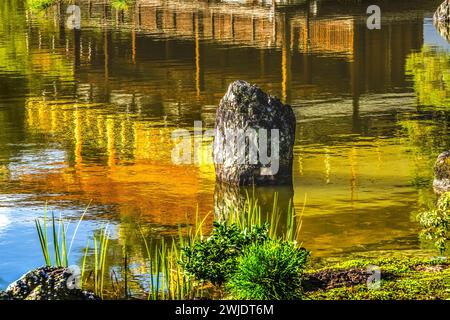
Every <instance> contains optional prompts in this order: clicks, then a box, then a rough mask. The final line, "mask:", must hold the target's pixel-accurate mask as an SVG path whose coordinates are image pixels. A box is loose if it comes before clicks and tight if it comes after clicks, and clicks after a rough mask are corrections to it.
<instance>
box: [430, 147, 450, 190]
mask: <svg viewBox="0 0 450 320" xmlns="http://www.w3.org/2000/svg"><path fill="white" fill-rule="evenodd" d="M433 188H434V191H435V192H436V193H437V194H441V193H444V192H447V191H450V151H445V152H443V153H441V154H440V155H439V156H438V158H437V160H436V163H435V164H434V181H433Z"/></svg>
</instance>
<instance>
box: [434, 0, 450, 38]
mask: <svg viewBox="0 0 450 320" xmlns="http://www.w3.org/2000/svg"><path fill="white" fill-rule="evenodd" d="M433 22H434V25H435V27H436V29H437V30H438V31H439V33H440V34H441V36H442V37H444V38H445V39H447V41H450V0H446V1H444V2H443V3H442V4H441V5H440V6H439V7H438V8H437V10H436V12H435V13H434V16H433Z"/></svg>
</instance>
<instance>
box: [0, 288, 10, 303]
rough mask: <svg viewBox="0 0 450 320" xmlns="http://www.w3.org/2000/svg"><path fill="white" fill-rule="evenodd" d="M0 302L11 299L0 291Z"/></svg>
mask: <svg viewBox="0 0 450 320" xmlns="http://www.w3.org/2000/svg"><path fill="white" fill-rule="evenodd" d="M2 300H11V297H10V296H9V294H7V293H6V292H4V291H1V290H0V301H2Z"/></svg>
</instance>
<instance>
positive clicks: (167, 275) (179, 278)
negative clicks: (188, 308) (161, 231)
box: [141, 230, 194, 300]
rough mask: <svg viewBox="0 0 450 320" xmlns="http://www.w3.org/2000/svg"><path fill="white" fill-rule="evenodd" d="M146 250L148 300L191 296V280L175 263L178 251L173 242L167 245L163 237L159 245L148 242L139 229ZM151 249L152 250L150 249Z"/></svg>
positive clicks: (178, 298) (177, 258)
mask: <svg viewBox="0 0 450 320" xmlns="http://www.w3.org/2000/svg"><path fill="white" fill-rule="evenodd" d="M141 234H142V238H143V241H144V244H145V248H146V252H147V263H148V272H149V278H150V281H149V284H150V287H149V291H148V295H147V299H148V300H165V299H171V300H183V299H188V298H190V297H192V296H193V293H194V288H193V285H192V281H191V279H190V278H189V277H187V276H186V274H185V272H184V271H183V270H182V268H181V266H180V265H179V264H178V263H177V261H178V260H179V258H180V252H179V250H178V247H177V245H176V243H175V242H172V245H171V246H168V245H167V244H166V242H165V241H164V239H163V240H162V241H161V243H160V244H159V245H153V242H152V241H150V243H148V241H147V239H146V238H145V236H144V234H143V232H142V230H141ZM152 249H153V250H152Z"/></svg>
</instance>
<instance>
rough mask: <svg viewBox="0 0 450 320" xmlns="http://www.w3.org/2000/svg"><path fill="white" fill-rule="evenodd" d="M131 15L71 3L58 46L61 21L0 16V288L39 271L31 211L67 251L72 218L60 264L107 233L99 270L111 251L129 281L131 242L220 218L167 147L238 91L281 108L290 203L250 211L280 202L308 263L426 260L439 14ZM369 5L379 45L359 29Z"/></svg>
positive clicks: (421, 10)
mask: <svg viewBox="0 0 450 320" xmlns="http://www.w3.org/2000/svg"><path fill="white" fill-rule="evenodd" d="M138 2H139V3H140V5H139V6H135V7H134V6H133V7H130V8H128V9H127V10H124V11H121V10H116V9H114V8H111V7H110V6H109V5H105V4H103V1H87V0H86V1H77V3H78V4H79V5H80V7H81V17H82V19H81V29H80V30H71V29H69V28H68V27H67V25H66V21H67V18H68V16H67V14H65V12H66V11H65V9H66V7H64V6H63V7H61V8H57V7H53V8H50V9H48V10H46V11H44V12H35V11H30V10H28V9H27V7H26V5H25V1H20V0H4V1H1V4H0V20H1V24H0V288H2V287H5V286H6V285H7V284H8V283H10V282H11V281H13V280H15V279H17V277H18V276H20V275H21V274H23V273H24V272H26V271H27V270H29V269H32V268H34V267H37V266H39V265H42V264H43V259H42V257H41V252H40V246H39V242H38V238H37V234H36V231H35V226H34V219H35V218H42V217H43V215H44V208H45V206H46V204H47V207H48V210H49V211H53V212H54V213H55V214H56V215H57V216H59V215H60V216H61V217H64V218H65V219H67V220H69V221H72V224H71V226H70V229H69V236H70V235H71V234H72V233H73V230H74V228H75V224H76V223H77V221H78V219H79V218H80V216H81V215H82V213H83V211H84V210H85V208H86V207H87V206H88V205H89V209H88V212H87V215H86V217H85V218H84V220H83V222H82V223H81V225H80V229H79V230H78V232H77V235H76V238H75V242H74V246H73V248H72V253H71V256H70V257H71V260H72V261H71V263H78V262H79V260H80V257H81V256H82V254H83V248H84V247H85V245H86V240H87V238H89V237H92V234H93V233H94V232H98V231H99V230H100V228H101V227H102V226H104V225H106V224H107V225H108V226H109V229H110V230H111V231H112V234H113V239H112V241H111V247H110V251H109V253H108V259H109V260H108V261H109V262H108V264H110V268H119V267H120V265H121V263H122V253H123V250H124V248H125V250H128V252H129V253H128V255H129V257H130V264H131V265H134V266H135V270H134V271H132V272H133V274H135V277H136V278H139V274H140V273H139V270H140V268H141V267H142V266H141V262H142V259H143V257H144V253H143V243H142V240H140V239H141V236H140V232H139V226H142V227H143V229H144V230H145V234H146V236H148V237H149V238H153V239H161V238H162V237H169V236H171V235H174V234H175V235H176V234H177V232H178V225H179V224H183V223H186V222H192V221H193V220H194V219H195V218H194V217H195V214H196V208H197V207H198V208H199V212H200V215H201V216H205V215H206V214H207V213H208V212H212V213H214V211H215V207H216V206H218V205H220V203H222V202H226V201H228V200H230V201H232V200H233V199H226V197H227V196H229V197H231V198H232V197H233V195H229V194H226V193H225V194H220V195H219V196H218V195H217V193H218V191H217V189H216V186H215V175H214V168H213V166H211V165H210V164H208V163H207V162H206V161H201V162H200V163H193V164H192V165H176V164H174V163H173V162H172V160H171V154H172V149H173V144H174V142H173V141H172V139H171V134H172V132H173V130H175V129H180V128H181V129H189V130H192V129H193V126H194V121H202V123H203V127H204V129H208V128H212V127H213V126H214V118H215V110H216V106H217V105H218V103H219V101H220V98H221V97H222V96H223V94H224V93H225V91H226V89H227V87H228V85H229V83H231V82H232V81H234V80H237V79H242V80H246V81H249V82H251V83H255V84H258V85H259V86H260V87H261V88H262V89H264V90H266V91H267V92H269V93H271V94H273V95H276V96H278V97H280V99H282V100H283V101H284V102H286V103H289V104H291V105H292V107H293V109H294V112H295V114H296V117H297V128H296V143H295V158H294V167H293V176H294V178H293V188H287V187H280V188H273V187H272V188H258V189H257V190H256V193H257V197H258V198H259V200H260V202H261V203H262V205H263V206H264V207H270V206H271V202H272V198H273V195H274V192H278V193H279V195H280V206H281V207H282V209H283V207H284V208H285V207H286V204H287V202H288V201H289V199H293V203H294V207H295V208H296V211H297V212H303V215H302V218H301V220H302V232H301V239H299V240H301V241H302V242H303V244H304V246H306V247H307V248H308V249H310V250H312V252H313V255H314V256H316V257H342V256H347V255H351V254H356V253H365V252H375V253H376V252H381V251H383V252H385V251H388V252H392V251H399V252H402V251H411V250H412V251H414V252H418V253H421V252H422V253H423V252H428V251H427V250H429V246H428V245H427V244H424V243H421V241H420V240H419V238H418V232H419V230H420V228H419V226H418V224H417V222H416V221H415V215H416V214H417V212H418V211H419V210H421V209H423V208H426V207H427V206H428V205H429V204H430V203H432V202H433V201H434V195H433V192H432V189H431V182H432V179H433V172H432V165H433V162H434V160H435V159H436V156H437V155H438V154H439V153H440V152H442V151H444V150H447V149H449V147H450V139H449V135H448V130H449V129H448V128H449V126H448V125H449V118H448V110H450V89H449V86H450V75H449V68H450V45H449V44H448V42H447V41H446V40H445V39H444V38H442V37H441V36H440V34H439V32H438V31H437V30H436V28H435V27H434V26H433V24H432V20H431V17H432V14H433V12H434V10H435V9H436V7H437V6H438V5H439V3H440V1H434V0H433V1H431V0H430V1H428V0H420V1H419V0H414V1H408V2H405V1H378V2H377V1H370V3H368V2H364V1H358V2H356V1H355V2H352V1H348V2H345V3H344V2H343V3H339V4H336V1H289V3H288V4H285V5H281V4H280V5H277V6H275V7H273V6H271V5H270V4H265V3H264V2H262V3H253V4H247V3H246V1H242V3H236V2H235V1H209V2H207V1H198V2H195V3H192V2H190V1H182V0H165V1H164V0H144V1H138ZM372 2H374V3H378V4H379V5H380V7H381V8H382V28H381V30H369V29H368V28H367V27H366V18H367V16H368V15H367V14H366V9H367V6H368V5H369V4H373V3H372ZM209 143H210V141H209V140H207V139H205V140H204V141H203V148H202V150H200V151H201V152H203V156H204V157H207V155H208V150H209V149H208V145H209ZM240 192H241V193H242V192H244V191H243V190H240ZM215 195H216V197H215ZM215 199H216V201H215ZM213 219H214V214H211V215H208V216H207V218H206V225H207V226H211V224H212V222H213Z"/></svg>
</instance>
